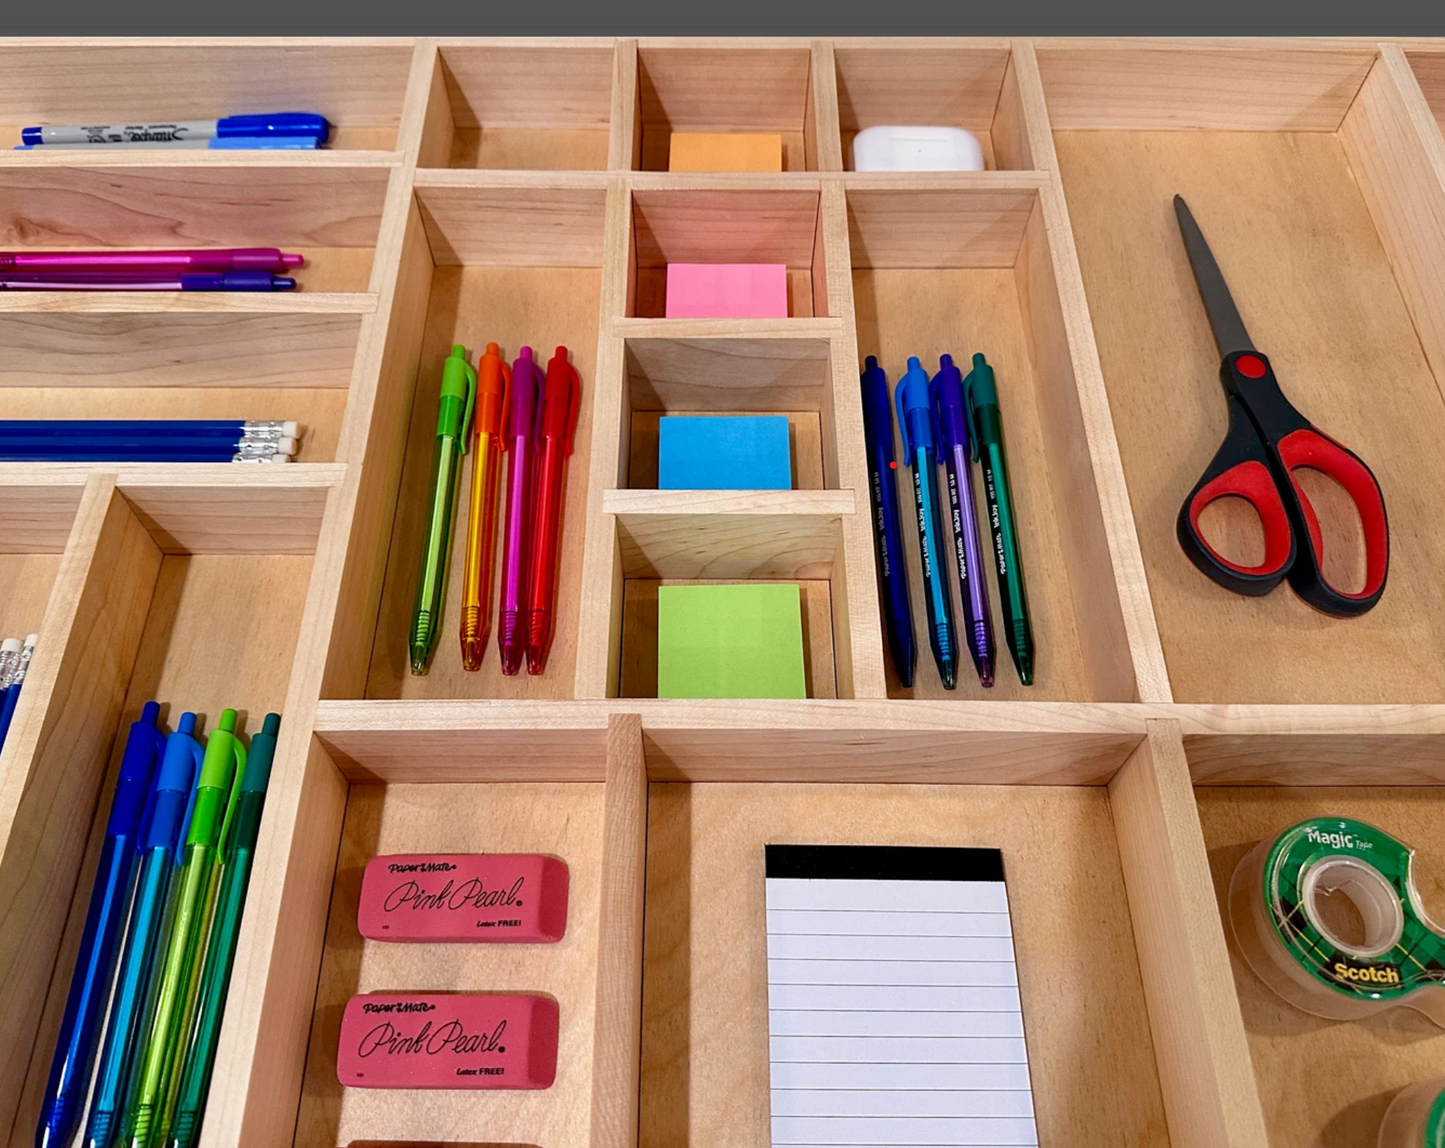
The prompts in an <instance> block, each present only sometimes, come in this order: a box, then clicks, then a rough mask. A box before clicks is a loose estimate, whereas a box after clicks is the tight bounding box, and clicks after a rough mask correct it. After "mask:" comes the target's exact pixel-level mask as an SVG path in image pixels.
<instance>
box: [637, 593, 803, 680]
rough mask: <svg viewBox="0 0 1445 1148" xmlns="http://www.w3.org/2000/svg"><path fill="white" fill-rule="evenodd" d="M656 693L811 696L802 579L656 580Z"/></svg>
mask: <svg viewBox="0 0 1445 1148" xmlns="http://www.w3.org/2000/svg"><path fill="white" fill-rule="evenodd" d="M657 696H658V697H660V698H802V697H807V684H806V680H805V678H804V675H803V612H802V596H801V592H800V591H799V589H798V586H797V584H796V583H783V582H744V583H739V584H736V585H727V586H660V587H658V590H657Z"/></svg>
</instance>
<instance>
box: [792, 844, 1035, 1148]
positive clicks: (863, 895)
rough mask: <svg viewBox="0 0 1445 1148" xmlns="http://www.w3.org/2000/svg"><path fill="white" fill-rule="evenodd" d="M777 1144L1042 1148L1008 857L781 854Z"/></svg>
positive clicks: (898, 850) (914, 852) (866, 848)
mask: <svg viewBox="0 0 1445 1148" xmlns="http://www.w3.org/2000/svg"><path fill="white" fill-rule="evenodd" d="M766 874H767V916H768V1026H769V1045H770V1050H771V1051H770V1059H771V1068H772V1142H773V1144H774V1145H778V1146H781V1145H808V1146H811V1148H833V1146H839V1145H848V1146H854V1145H856V1146H860V1148H861V1146H870V1148H882V1146H884V1145H889V1146H893V1145H968V1146H975V1145H976V1146H980V1148H982V1146H999V1148H1003V1146H1010V1148H1012V1146H1014V1145H1036V1144H1037V1143H1038V1135H1037V1132H1036V1130H1035V1127H1034V1114H1033V1095H1032V1092H1031V1091H1030V1087H1029V1067H1028V1056H1027V1053H1026V1050H1025V1046H1024V1029H1023V1012H1022V1009H1021V1007H1020V1002H1019V990H1018V974H1017V970H1016V967H1015V965H1014V952H1013V931H1012V928H1011V925H1010V922H1009V911H1008V897H1007V893H1006V891H1005V887H1004V879H1003V855H1002V854H1001V853H1000V852H999V851H998V850H996V849H943V848H925V847H919V848H910V847H900V846H872V845H769V846H767V861H766Z"/></svg>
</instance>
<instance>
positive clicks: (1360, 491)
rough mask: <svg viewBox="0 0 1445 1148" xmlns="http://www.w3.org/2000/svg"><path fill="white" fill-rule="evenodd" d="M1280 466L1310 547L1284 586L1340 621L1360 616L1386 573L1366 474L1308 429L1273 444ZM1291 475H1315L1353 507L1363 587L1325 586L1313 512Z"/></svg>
mask: <svg viewBox="0 0 1445 1148" xmlns="http://www.w3.org/2000/svg"><path fill="white" fill-rule="evenodd" d="M1275 450H1276V451H1277V452H1278V454H1279V458H1280V463H1281V464H1282V466H1283V467H1284V470H1285V472H1286V473H1287V474H1288V475H1289V480H1290V487H1291V489H1292V491H1293V493H1294V496H1295V498H1296V500H1297V501H1298V502H1299V507H1300V512H1301V514H1302V516H1303V518H1304V520H1305V522H1306V524H1307V526H1308V533H1309V539H1310V545H1309V547H1308V548H1307V549H1302V550H1301V551H1300V553H1299V555H1298V556H1297V557H1296V558H1295V562H1294V565H1293V566H1292V567H1291V568H1290V571H1289V583H1290V585H1291V586H1292V587H1293V588H1294V591H1295V593H1297V594H1298V595H1299V596H1300V597H1301V598H1303V599H1304V600H1305V601H1306V602H1308V603H1309V604H1310V605H1311V606H1313V607H1315V609H1317V610H1323V611H1324V612H1325V613H1326V614H1336V615H1339V616H1341V617H1354V616H1356V615H1359V614H1363V613H1364V612H1365V611H1366V610H1368V609H1370V607H1371V606H1373V605H1374V604H1375V603H1376V602H1378V601H1379V600H1380V595H1381V594H1382V593H1384V590H1385V576H1386V575H1387V574H1388V573H1389V570H1390V525H1389V520H1388V519H1387V518H1386V516H1385V497H1384V495H1383V494H1381V493H1380V484H1379V483H1378V482H1377V481H1376V480H1375V476H1374V474H1373V473H1371V471H1370V468H1369V467H1368V466H1366V465H1365V464H1364V462H1362V461H1361V459H1360V457H1359V456H1358V455H1357V454H1355V453H1354V452H1353V451H1351V450H1349V449H1348V448H1347V447H1343V446H1341V445H1340V444H1339V443H1337V442H1336V441H1335V440H1334V439H1332V438H1330V437H1329V435H1326V434H1323V433H1321V432H1320V431H1318V430H1316V429H1315V428H1314V427H1306V428H1303V429H1301V430H1296V431H1292V432H1291V433H1290V434H1287V435H1285V437H1284V438H1282V439H1280V440H1279V442H1278V443H1277V444H1275ZM1297 470H1317V471H1319V472H1320V473H1321V474H1323V475H1324V476H1325V477H1326V478H1331V479H1333V480H1334V481H1335V482H1337V483H1338V484H1339V485H1340V486H1341V487H1343V488H1344V491H1345V493H1346V494H1348V495H1349V496H1350V501H1351V502H1353V503H1354V504H1355V512H1356V513H1357V514H1358V515H1359V516H1360V526H1361V529H1362V531H1363V533H1364V541H1365V584H1364V586H1363V587H1361V588H1360V589H1359V590H1357V591H1355V592H1353V593H1350V592H1347V591H1344V590H1338V589H1336V588H1335V587H1333V586H1331V585H1330V584H1329V582H1327V581H1326V580H1325V575H1324V569H1323V563H1324V543H1323V539H1322V538H1321V536H1320V524H1319V520H1318V518H1316V516H1315V510H1314V507H1313V506H1311V505H1310V501H1309V499H1308V498H1306V497H1305V492H1304V491H1303V490H1302V489H1301V488H1300V484H1299V482H1298V480H1297V479H1296V478H1295V471H1297Z"/></svg>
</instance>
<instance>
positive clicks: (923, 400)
mask: <svg viewBox="0 0 1445 1148" xmlns="http://www.w3.org/2000/svg"><path fill="white" fill-rule="evenodd" d="M893 398H894V399H895V400H896V401H897V403H898V429H899V430H901V431H902V432H903V449H904V450H905V451H906V452H907V454H908V459H907V462H908V464H909V465H910V466H911V465H912V464H913V452H914V451H916V450H936V449H937V446H936V445H935V444H936V439H937V435H938V430H937V428H936V427H935V426H934V420H933V398H932V396H931V395H930V394H929V392H928V372H927V371H925V370H924V369H923V364H922V363H920V362H919V361H918V356H917V355H910V356H909V357H908V370H906V371H904V372H903V377H902V378H901V379H899V380H898V387H897V389H896V390H894V392H893Z"/></svg>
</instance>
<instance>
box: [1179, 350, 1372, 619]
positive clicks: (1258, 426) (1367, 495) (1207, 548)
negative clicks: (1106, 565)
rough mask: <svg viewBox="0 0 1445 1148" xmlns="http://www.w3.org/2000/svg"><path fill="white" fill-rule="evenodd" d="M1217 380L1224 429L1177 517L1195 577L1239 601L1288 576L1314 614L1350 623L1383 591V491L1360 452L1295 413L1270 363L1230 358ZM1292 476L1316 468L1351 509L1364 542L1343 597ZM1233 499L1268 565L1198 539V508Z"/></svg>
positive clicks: (1237, 355)
mask: <svg viewBox="0 0 1445 1148" xmlns="http://www.w3.org/2000/svg"><path fill="white" fill-rule="evenodd" d="M1220 381H1221V382H1222V383H1223V385H1224V392H1225V398H1226V400H1227V401H1228V403H1229V429H1228V431H1226V432H1225V436H1224V442H1223V443H1222V444H1220V447H1219V450H1218V451H1217V452H1216V453H1215V455H1214V458H1213V460H1212V461H1211V462H1210V464H1209V466H1208V467H1207V468H1206V469H1205V472H1204V475H1203V477H1201V478H1200V480H1199V482H1198V483H1197V484H1196V485H1195V487H1194V489H1193V490H1192V491H1190V492H1189V497H1188V498H1186V499H1185V500H1184V505H1183V506H1182V507H1181V508H1180V510H1179V518H1178V522H1177V524H1176V529H1177V533H1178V535H1179V544H1180V545H1181V546H1182V547H1183V548H1184V552H1185V553H1186V554H1187V555H1188V556H1189V558H1190V560H1191V561H1192V562H1193V563H1194V564H1195V565H1196V566H1198V567H1199V569H1200V570H1202V571H1203V572H1204V573H1205V574H1207V575H1209V577H1210V578H1212V579H1214V581H1215V582H1218V583H1219V584H1220V585H1221V586H1223V587H1224V588H1225V589H1227V590H1233V591H1234V592H1235V593H1236V594H1249V595H1258V594H1267V593H1269V592H1270V591H1271V590H1273V589H1274V588H1275V587H1276V586H1278V585H1279V583H1280V581H1281V580H1282V579H1283V578H1285V577H1286V576H1287V577H1288V578H1289V582H1290V586H1291V587H1292V588H1293V589H1294V591H1295V592H1296V593H1297V594H1299V596H1300V597H1301V598H1303V599H1304V600H1305V601H1306V602H1308V603H1309V604H1310V605H1311V606H1313V607H1315V608H1316V609H1317V610H1321V611H1323V612H1324V613H1326V614H1333V615H1336V616H1338V617H1346V618H1348V617H1355V616H1357V615H1360V614H1363V613H1365V612H1366V611H1367V610H1369V609H1370V608H1371V607H1373V606H1374V605H1375V603H1376V602H1378V601H1379V600H1380V595H1381V594H1382V593H1384V590H1385V578H1386V575H1387V574H1388V573H1389V567H1390V530H1389V523H1388V520H1387V519H1386V516H1385V499H1384V496H1383V495H1382V494H1381V493H1380V484H1379V483H1378V482H1377V481H1376V480H1375V476H1374V475H1373V474H1372V473H1371V472H1370V468H1369V467H1368V466H1366V465H1365V464H1364V462H1363V461H1361V459H1360V458H1359V456H1358V455H1356V454H1354V453H1353V452H1352V451H1350V450H1348V449H1347V448H1345V447H1343V446H1341V445H1340V444H1339V443H1337V442H1336V441H1335V440H1334V439H1332V438H1330V437H1329V436H1328V435H1326V434H1323V433H1321V432H1320V431H1318V430H1316V429H1315V428H1314V427H1313V426H1311V425H1310V423H1309V421H1308V420H1307V419H1306V418H1305V417H1304V416H1303V415H1302V414H1300V413H1299V411H1297V410H1295V408H1294V407H1293V406H1292V405H1291V404H1290V402H1289V400H1288V399H1286V398H1285V397H1284V394H1283V393H1282V392H1281V391H1280V389H1279V384H1278V383H1277V382H1276V380H1275V377H1274V371H1273V370H1272V369H1271V368H1270V366H1269V360H1268V359H1266V358H1265V357H1264V356H1263V355H1261V354H1260V353H1259V352H1257V351H1247V352H1234V353H1232V354H1229V355H1226V356H1225V358H1224V362H1223V363H1222V364H1221V366H1220ZM1298 470H1317V471H1319V472H1320V473H1321V474H1324V475H1325V476H1326V477H1328V478H1331V479H1333V480H1334V481H1335V482H1337V483H1338V484H1339V485H1340V486H1341V487H1343V488H1344V490H1345V493H1346V494H1348V495H1349V497H1350V500H1351V502H1353V503H1354V506H1355V510H1356V512H1357V513H1358V514H1359V516H1360V524H1361V527H1362V528H1363V532H1364V544H1365V584H1364V586H1363V587H1362V588H1361V589H1360V590H1357V591H1353V592H1350V591H1344V590H1339V589H1336V588H1335V587H1333V586H1331V585H1330V584H1329V582H1328V581H1327V580H1326V579H1325V575H1324V570H1323V561H1324V539H1323V537H1322V534H1321V531H1320V522H1319V517H1318V515H1316V513H1315V508H1314V507H1313V506H1312V505H1311V504H1310V500H1309V498H1308V497H1306V495H1305V492H1304V490H1303V488H1302V487H1301V486H1300V484H1299V481H1298V480H1297V479H1296V478H1295V472H1296V471H1298ZM1231 495H1232V496H1235V497H1238V498H1243V499H1244V500H1245V501H1247V502H1248V503H1249V504H1250V505H1251V506H1253V507H1254V509H1255V512H1256V513H1257V514H1258V515H1259V520H1260V525H1261V526H1262V527H1263V529H1264V561H1263V562H1261V563H1259V565H1257V566H1244V565H1241V564H1240V563H1237V562H1233V561H1231V560H1230V559H1228V558H1226V557H1225V556H1224V555H1223V554H1221V553H1219V551H1217V550H1215V549H1214V547H1213V546H1211V545H1210V544H1209V541H1208V540H1207V539H1206V538H1205V537H1204V535H1203V534H1201V533H1200V530H1199V517H1200V514H1201V513H1202V512H1203V510H1204V508H1205V507H1206V506H1208V505H1209V504H1210V503H1211V502H1214V501H1215V500H1216V499H1220V498H1224V497H1227V496H1231ZM1303 540H1307V543H1306V542H1305V541H1303Z"/></svg>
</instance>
